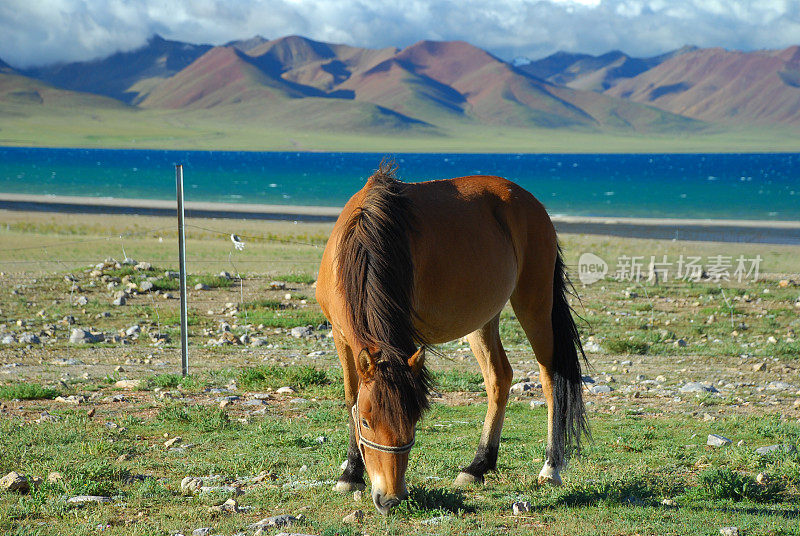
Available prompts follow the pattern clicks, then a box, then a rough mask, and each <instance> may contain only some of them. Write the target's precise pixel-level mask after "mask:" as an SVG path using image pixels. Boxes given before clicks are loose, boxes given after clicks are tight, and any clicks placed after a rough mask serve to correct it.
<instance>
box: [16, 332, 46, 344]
mask: <svg viewBox="0 0 800 536" xmlns="http://www.w3.org/2000/svg"><path fill="white" fill-rule="evenodd" d="M19 342H21V343H22V344H39V343H40V342H41V341H40V340H39V337H38V336H37V335H36V334H35V333H31V332H29V331H26V332H25V333H23V334H22V335H20V337H19Z"/></svg>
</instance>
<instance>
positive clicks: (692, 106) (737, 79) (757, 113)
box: [606, 46, 800, 124]
mask: <svg viewBox="0 0 800 536" xmlns="http://www.w3.org/2000/svg"><path fill="white" fill-rule="evenodd" d="M606 93H607V94H608V95H611V96H614V97H620V98H624V99H630V100H632V101H636V102H641V103H647V104H651V105H654V106H658V107H659V108H662V109H664V110H668V111H670V112H673V113H677V114H681V115H685V116H688V117H693V118H697V119H702V120H706V121H724V122H734V123H761V124H767V123H784V124H800V47H796V46H795V47H790V48H787V49H785V50H781V51H767V52H763V51H760V52H749V53H745V52H736V51H727V50H723V49H720V48H713V49H703V50H697V51H694V52H690V53H687V54H683V55H680V56H677V57H674V58H672V59H670V60H667V61H665V62H664V63H662V64H661V65H659V66H657V67H655V68H653V69H651V70H649V71H647V72H645V73H642V74H640V75H639V76H637V77H635V78H632V79H630V80H626V81H623V82H621V83H620V84H618V85H617V86H616V87H614V88H612V89H610V90H608V91H607V92H606Z"/></svg>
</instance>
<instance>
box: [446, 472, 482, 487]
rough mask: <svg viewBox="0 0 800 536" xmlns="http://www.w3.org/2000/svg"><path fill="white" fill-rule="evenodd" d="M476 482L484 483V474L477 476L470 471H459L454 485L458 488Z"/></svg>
mask: <svg viewBox="0 0 800 536" xmlns="http://www.w3.org/2000/svg"><path fill="white" fill-rule="evenodd" d="M475 484H483V477H482V476H475V475H472V474H470V473H464V472H461V473H458V476H457V477H456V479H455V480H454V481H453V486H455V487H457V488H461V487H465V486H472V485H475Z"/></svg>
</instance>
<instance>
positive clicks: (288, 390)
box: [275, 386, 297, 395]
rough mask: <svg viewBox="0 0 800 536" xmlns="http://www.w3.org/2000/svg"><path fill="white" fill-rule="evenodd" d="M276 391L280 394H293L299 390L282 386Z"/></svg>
mask: <svg viewBox="0 0 800 536" xmlns="http://www.w3.org/2000/svg"><path fill="white" fill-rule="evenodd" d="M275 392H276V393H278V394H279V395H291V394H294V393H296V392H297V391H295V390H294V389H292V388H291V387H289V386H286V387H281V388H279V389H278V390H277V391H275Z"/></svg>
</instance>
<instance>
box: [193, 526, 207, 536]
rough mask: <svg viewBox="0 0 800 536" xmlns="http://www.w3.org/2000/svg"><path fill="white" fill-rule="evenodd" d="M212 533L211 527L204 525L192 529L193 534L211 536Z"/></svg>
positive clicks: (195, 535)
mask: <svg viewBox="0 0 800 536" xmlns="http://www.w3.org/2000/svg"><path fill="white" fill-rule="evenodd" d="M210 534H211V527H202V528H199V529H194V530H193V531H192V536H209V535H210Z"/></svg>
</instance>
